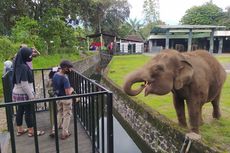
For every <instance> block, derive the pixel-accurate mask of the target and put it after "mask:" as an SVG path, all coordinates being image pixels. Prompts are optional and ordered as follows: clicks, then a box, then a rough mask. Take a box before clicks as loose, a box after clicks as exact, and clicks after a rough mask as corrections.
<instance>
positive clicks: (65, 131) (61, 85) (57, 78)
mask: <svg viewBox="0 0 230 153" xmlns="http://www.w3.org/2000/svg"><path fill="white" fill-rule="evenodd" d="M72 68H73V65H72V63H71V62H70V61H68V60H63V61H62V62H61V63H60V70H59V71H58V72H57V73H55V74H54V76H53V79H52V85H53V91H54V92H55V94H56V95H57V96H58V97H59V96H67V95H71V94H72V93H73V92H74V89H73V88H72V87H71V86H70V82H69V78H68V74H69V73H70V72H71V71H72ZM57 111H58V117H57V118H62V119H63V121H62V123H61V122H60V120H58V126H59V128H62V133H61V139H62V140H65V139H67V138H68V137H69V136H70V135H71V133H70V132H69V124H70V119H71V116H72V99H64V100H59V101H58V102H57Z"/></svg>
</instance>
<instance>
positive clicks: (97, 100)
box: [0, 69, 114, 153]
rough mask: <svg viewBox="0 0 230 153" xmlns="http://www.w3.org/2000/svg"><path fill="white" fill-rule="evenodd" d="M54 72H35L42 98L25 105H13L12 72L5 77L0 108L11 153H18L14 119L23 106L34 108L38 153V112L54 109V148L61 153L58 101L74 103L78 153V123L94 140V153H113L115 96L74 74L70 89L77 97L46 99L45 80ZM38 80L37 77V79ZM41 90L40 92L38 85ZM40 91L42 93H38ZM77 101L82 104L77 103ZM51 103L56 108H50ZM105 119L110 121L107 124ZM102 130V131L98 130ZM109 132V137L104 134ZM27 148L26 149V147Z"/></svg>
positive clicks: (75, 137)
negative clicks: (29, 105)
mask: <svg viewBox="0 0 230 153" xmlns="http://www.w3.org/2000/svg"><path fill="white" fill-rule="evenodd" d="M50 70H51V69H34V70H33V75H34V76H39V75H40V76H41V80H39V79H38V80H36V79H35V80H34V89H35V90H37V91H36V92H37V93H39V92H40V95H41V97H40V98H39V99H36V100H30V101H22V102H11V101H12V99H11V93H12V84H11V82H12V78H11V76H12V72H8V73H6V74H5V75H4V76H3V77H2V82H3V93H4V101H5V103H4V104H0V108H5V109H6V117H7V127H8V131H9V133H10V141H11V150H12V153H16V145H17V144H16V143H15V137H14V131H15V130H14V125H13V117H12V114H14V113H13V112H12V111H14V110H15V109H17V108H16V106H18V105H23V104H31V107H33V112H32V114H33V118H34V123H33V125H34V131H35V135H34V144H35V152H36V153H39V152H40V150H39V143H38V136H37V125H36V124H37V122H36V114H37V113H38V112H39V111H48V110H49V109H50V108H49V106H52V107H53V110H54V111H53V116H54V125H55V147H56V153H59V152H60V148H59V139H58V125H57V111H56V101H58V100H63V99H72V100H73V121H74V134H73V135H74V144H75V145H74V147H75V153H78V133H77V129H78V127H77V121H79V122H80V123H81V125H82V126H83V127H84V129H85V130H86V133H87V134H88V136H89V138H90V139H91V142H92V143H91V144H92V146H91V147H92V152H93V153H95V152H99V153H104V152H107V153H113V150H114V149H113V116H112V99H113V98H112V96H113V94H112V92H110V91H109V90H107V89H106V88H104V87H102V86H101V85H100V84H98V83H96V82H95V81H93V80H90V79H89V78H87V77H85V76H83V75H82V74H80V73H78V72H76V71H72V72H71V74H70V75H69V79H70V83H71V86H72V87H73V88H74V90H75V91H76V94H73V95H70V96H62V97H49V98H47V89H46V80H47V79H46V76H47V74H48V73H47V72H49V71H50ZM35 78H36V77H35ZM38 84H39V85H41V87H39V88H37V85H38ZM38 90H39V91H38ZM76 99H77V100H79V102H76ZM49 103H52V104H53V105H48V104H49ZM105 117H106V118H107V120H106V122H105ZM99 127H100V128H99ZM105 132H106V134H105ZM25 147H26V146H25Z"/></svg>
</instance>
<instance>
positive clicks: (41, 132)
mask: <svg viewBox="0 0 230 153" xmlns="http://www.w3.org/2000/svg"><path fill="white" fill-rule="evenodd" d="M44 134H45V131H37V136H42V135H44ZM33 136H34V133H28V137H33Z"/></svg>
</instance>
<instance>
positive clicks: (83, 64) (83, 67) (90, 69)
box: [73, 53, 101, 77]
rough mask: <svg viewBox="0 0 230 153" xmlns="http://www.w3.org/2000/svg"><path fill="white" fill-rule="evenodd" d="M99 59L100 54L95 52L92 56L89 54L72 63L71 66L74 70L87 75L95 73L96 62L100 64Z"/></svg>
mask: <svg viewBox="0 0 230 153" xmlns="http://www.w3.org/2000/svg"><path fill="white" fill-rule="evenodd" d="M100 60H101V58H100V54H99V53H97V54H96V55H94V56H90V57H87V58H85V59H83V60H80V61H77V62H75V63H73V66H74V69H75V70H77V71H78V72H80V73H82V74H84V75H85V76H87V77H88V76H90V75H92V74H93V73H96V69H97V67H98V64H100Z"/></svg>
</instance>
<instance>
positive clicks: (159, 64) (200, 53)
mask: <svg viewBox="0 0 230 153" xmlns="http://www.w3.org/2000/svg"><path fill="white" fill-rule="evenodd" d="M226 76H227V74H226V72H225V70H224V68H223V67H222V65H221V64H220V63H219V62H218V61H217V60H216V58H215V57H213V56H212V54H210V53H209V52H208V51H206V50H196V51H191V52H183V53H182V52H179V51H177V50H172V49H165V50H162V51H161V52H160V53H158V54H157V55H156V56H154V57H153V58H152V59H151V60H150V61H148V62H147V63H146V64H145V65H144V66H143V67H141V68H140V69H138V70H136V71H134V72H131V73H130V74H129V75H128V76H127V78H126V80H125V81H124V84H123V91H124V92H125V93H126V94H128V95H130V96H136V95H138V94H139V93H141V92H142V91H143V90H144V95H145V96H147V95H148V94H156V95H165V94H168V93H169V92H172V95H173V103H174V107H175V110H176V114H177V119H178V124H179V126H182V127H184V128H187V127H188V126H187V122H186V117H185V102H186V104H187V109H188V116H189V124H190V132H191V133H195V134H198V135H199V126H200V125H201V124H202V123H203V120H202V106H203V105H204V104H205V103H206V102H211V103H212V106H213V113H212V116H213V118H216V119H219V118H220V117H221V113H220V106H219V101H220V94H221V90H222V87H223V84H224V82H225V80H226ZM138 82H139V83H140V86H139V87H136V89H132V86H133V85H134V84H135V83H138Z"/></svg>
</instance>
